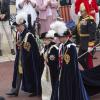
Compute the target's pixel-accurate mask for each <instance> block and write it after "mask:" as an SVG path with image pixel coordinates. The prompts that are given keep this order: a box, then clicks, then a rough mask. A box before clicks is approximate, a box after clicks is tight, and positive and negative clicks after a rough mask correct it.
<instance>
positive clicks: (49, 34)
mask: <svg viewBox="0 0 100 100" xmlns="http://www.w3.org/2000/svg"><path fill="white" fill-rule="evenodd" d="M55 33H56V32H55V31H54V30H49V31H48V33H47V34H46V37H47V38H50V37H51V38H54V34H55Z"/></svg>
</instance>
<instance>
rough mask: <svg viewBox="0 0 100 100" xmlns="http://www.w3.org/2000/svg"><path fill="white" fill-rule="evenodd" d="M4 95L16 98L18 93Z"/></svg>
mask: <svg viewBox="0 0 100 100" xmlns="http://www.w3.org/2000/svg"><path fill="white" fill-rule="evenodd" d="M6 95H8V96H16V97H17V96H18V93H14V92H11V93H6Z"/></svg>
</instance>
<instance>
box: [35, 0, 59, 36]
mask: <svg viewBox="0 0 100 100" xmlns="http://www.w3.org/2000/svg"><path fill="white" fill-rule="evenodd" d="M36 6H37V7H36V8H37V10H38V11H39V18H40V24H41V29H40V35H41V34H42V33H45V32H48V30H49V29H50V24H51V23H52V22H53V21H54V20H56V17H57V8H58V2H57V1H56V0H37V5H36Z"/></svg>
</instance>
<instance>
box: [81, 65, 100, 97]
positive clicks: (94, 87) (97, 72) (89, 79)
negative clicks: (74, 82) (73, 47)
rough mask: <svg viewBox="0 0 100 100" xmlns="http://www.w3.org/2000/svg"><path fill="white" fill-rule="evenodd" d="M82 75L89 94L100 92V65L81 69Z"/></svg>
mask: <svg viewBox="0 0 100 100" xmlns="http://www.w3.org/2000/svg"><path fill="white" fill-rule="evenodd" d="M81 75H82V79H83V83H84V86H85V88H86V91H87V93H88V95H89V96H93V95H95V94H97V93H100V65H98V66H96V67H94V68H92V69H89V70H84V71H81Z"/></svg>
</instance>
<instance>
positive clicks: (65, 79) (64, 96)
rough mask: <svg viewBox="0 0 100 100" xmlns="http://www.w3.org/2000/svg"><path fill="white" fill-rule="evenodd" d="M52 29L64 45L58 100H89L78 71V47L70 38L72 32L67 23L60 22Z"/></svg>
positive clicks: (54, 24)
mask: <svg viewBox="0 0 100 100" xmlns="http://www.w3.org/2000/svg"><path fill="white" fill-rule="evenodd" d="M52 29H54V30H55V31H56V34H55V36H56V37H58V38H59V40H60V42H61V43H62V44H61V45H62V47H61V52H62V53H61V54H62V56H61V57H62V58H61V59H62V61H61V66H60V67H61V71H60V75H59V86H58V100H89V99H88V97H87V93H86V91H85V88H84V85H83V81H82V78H81V75H80V71H79V69H78V60H77V51H76V46H75V44H74V43H72V42H71V40H70V37H69V36H70V32H69V31H68V29H67V27H66V25H65V23H64V22H59V21H56V22H54V23H53V25H52ZM54 100H57V99H54Z"/></svg>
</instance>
